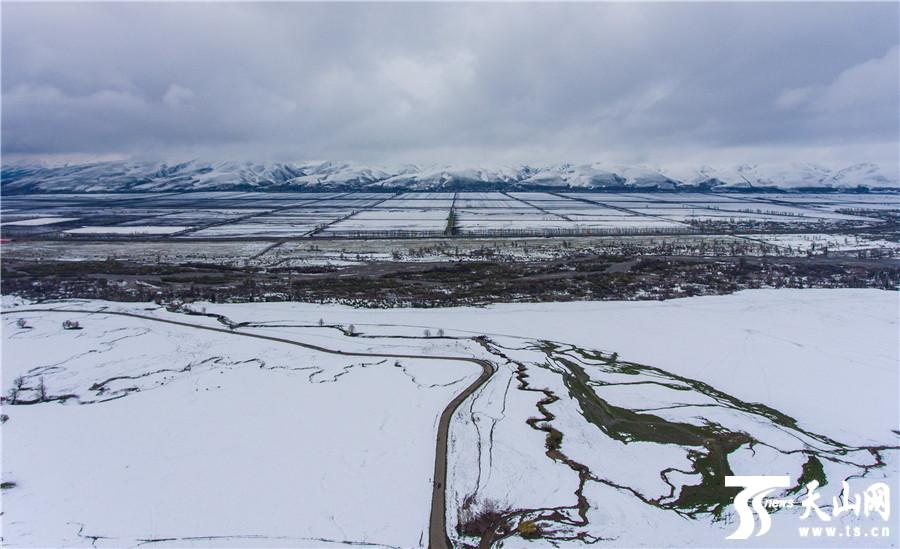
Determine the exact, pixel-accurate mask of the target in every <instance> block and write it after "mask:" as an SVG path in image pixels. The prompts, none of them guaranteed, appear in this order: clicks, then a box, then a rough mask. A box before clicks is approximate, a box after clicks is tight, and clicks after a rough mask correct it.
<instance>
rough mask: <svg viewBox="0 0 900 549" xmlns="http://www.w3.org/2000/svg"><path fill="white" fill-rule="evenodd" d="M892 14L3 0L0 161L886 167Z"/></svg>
mask: <svg viewBox="0 0 900 549" xmlns="http://www.w3.org/2000/svg"><path fill="white" fill-rule="evenodd" d="M898 6H900V5H898V3H896V2H890V3H880V4H862V3H856V4H835V3H807V4H771V3H766V4H762V3H759V4H747V3H742V4H725V3H719V4H699V3H691V4H492V5H485V4H405V3H401V4H374V3H368V4H285V3H281V4H261V3H243V4H219V3H208V4H207V3H199V4H198V3H194V4H172V3H142V4H99V3H97V4H77V3H74V4H72V3H70V4H47V3H40V4H34V3H30V4H25V3H8V2H4V3H3V6H2V18H3V22H2V42H3V44H2V46H3V53H2V73H3V74H2V77H3V80H2V93H3V99H2V108H3V112H2V130H3V134H2V146H3V153H4V155H5V156H6V158H7V159H9V158H13V157H21V156H32V157H38V158H41V157H46V158H54V157H61V156H62V157H68V156H71V157H85V158H89V157H115V156H141V157H155V158H160V159H169V160H175V159H188V158H195V157H198V158H205V159H225V158H229V159H239V160H249V159H253V160H261V161H262V160H309V159H334V160H349V161H357V162H371V163H377V164H392V163H399V162H428V163H433V162H437V163H494V164H496V163H501V164H502V163H526V162H527V163H545V162H560V161H574V162H588V161H601V162H611V163H624V164H632V163H651V164H666V163H673V162H700V163H744V162H781V161H812V162H822V163H826V164H835V163H837V164H840V163H853V162H859V161H873V162H877V163H880V164H882V165H884V164H894V165H896V164H897V162H898V156H897V155H898V152H897V147H898V120H900V112H898V97H900V90H898V81H900V75H898V66H900V61H898V40H900V39H898V35H900V29H898V21H900V13H898Z"/></svg>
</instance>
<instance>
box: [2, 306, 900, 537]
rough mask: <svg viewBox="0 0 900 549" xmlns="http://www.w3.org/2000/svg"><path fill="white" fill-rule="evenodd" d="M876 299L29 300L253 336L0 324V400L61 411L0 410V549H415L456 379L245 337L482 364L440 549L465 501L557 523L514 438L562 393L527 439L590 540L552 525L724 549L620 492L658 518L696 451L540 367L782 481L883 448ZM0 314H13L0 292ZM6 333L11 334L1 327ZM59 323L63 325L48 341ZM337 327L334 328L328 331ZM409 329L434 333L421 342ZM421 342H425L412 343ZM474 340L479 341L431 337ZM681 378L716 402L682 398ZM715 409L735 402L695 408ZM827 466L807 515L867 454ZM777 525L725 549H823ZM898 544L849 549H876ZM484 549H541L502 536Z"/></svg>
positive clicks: (433, 368) (469, 372)
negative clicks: (731, 443)
mask: <svg viewBox="0 0 900 549" xmlns="http://www.w3.org/2000/svg"><path fill="white" fill-rule="evenodd" d="M898 305H900V301H898V294H897V293H896V292H887V291H880V290H752V291H743V292H739V293H737V294H733V295H729V296H716V297H697V298H685V299H678V300H671V301H665V302H571V303H542V304H503V305H494V306H489V307H484V308H449V309H418V310H415V309H388V310H372V309H354V308H350V307H344V306H337V305H314V304H298V303H253V304H211V303H194V304H191V305H190V306H189V310H190V311H193V313H194V314H185V312H186V310H185V309H183V310H182V311H181V312H170V311H166V310H164V309H161V308H158V307H154V306H153V305H152V304H127V303H111V302H101V301H76V300H71V301H67V302H60V303H50V304H46V305H44V306H45V307H61V308H63V307H64V308H78V309H83V310H97V309H100V308H104V307H105V308H106V310H107V311H124V312H133V313H137V314H141V315H147V316H150V317H152V318H155V319H162V320H175V321H180V322H189V323H191V324H196V325H201V326H208V327H214V328H222V327H223V326H224V324H223V323H222V321H220V320H217V319H216V318H214V317H213V316H200V315H198V314H196V313H205V314H208V315H212V314H220V315H224V316H226V317H227V318H228V319H229V321H230V322H231V323H239V322H249V323H252V325H245V326H240V327H236V328H233V330H232V331H231V332H229V333H223V332H212V331H208V330H202V329H196V328H190V327H184V326H176V325H171V324H165V323H161V322H157V321H154V320H144V319H136V318H130V317H121V316H114V315H110V314H92V315H80V314H74V313H61V312H55V313H42V312H33V313H26V312H23V313H20V314H15V313H13V314H5V315H4V316H3V322H2V327H3V340H2V341H3V349H2V359H3V372H2V380H3V390H4V394H8V390H9V389H10V388H11V387H14V386H15V383H16V381H15V380H16V378H17V377H19V376H24V377H25V378H26V383H25V384H24V387H23V388H22V390H21V395H24V396H21V398H23V399H27V398H34V397H35V396H36V395H37V394H38V391H37V382H38V380H41V379H42V380H43V384H44V386H45V392H46V393H47V394H49V395H66V394H73V395H77V397H78V401H76V400H74V399H70V400H67V401H66V402H65V403H52V402H50V403H39V404H35V405H27V406H10V405H8V404H4V406H3V413H5V414H8V415H9V418H10V419H9V421H7V422H6V423H4V424H3V426H2V434H3V437H2V442H3V458H4V459H3V480H4V481H13V482H16V486H15V487H14V488H12V489H10V490H5V491H4V494H3V511H4V514H3V526H4V533H3V535H4V542H5V543H6V544H8V545H10V546H79V545H80V546H88V545H92V544H95V545H97V546H131V545H136V544H139V543H141V540H148V539H155V540H162V541H158V542H154V543H153V544H154V545H162V546H178V547H183V546H240V547H250V546H281V547H285V546H291V547H325V546H332V545H347V544H350V543H355V544H364V545H377V546H394V547H419V546H426V545H427V544H428V538H429V532H428V509H429V506H430V495H431V483H432V478H431V475H432V468H433V463H434V437H435V433H436V425H437V418H438V416H439V414H440V412H441V410H443V408H444V407H445V406H446V404H447V403H448V402H449V401H450V400H451V399H452V398H453V396H454V395H456V394H458V393H459V392H460V391H461V390H462V388H463V387H465V386H466V385H468V384H469V383H471V381H472V380H474V379H475V377H476V376H477V375H478V368H477V367H476V366H475V365H474V364H471V363H464V362H460V361H451V360H436V359H430V360H429V359H406V358H403V359H383V358H375V357H371V358H363V357H351V356H340V355H334V354H326V353H321V352H318V351H315V350H312V349H308V348H302V347H297V346H293V345H288V344H284V343H278V342H275V341H271V340H263V339H258V338H251V337H242V336H241V335H239V334H240V333H243V334H255V335H267V336H272V337H276V338H283V339H288V340H293V341H301V342H305V343H311V344H314V345H320V346H323V347H328V348H332V349H340V350H342V351H344V352H357V353H359V352H369V353H385V354H390V353H396V354H416V355H422V356H431V357H434V356H436V355H440V356H459V357H479V358H488V359H490V360H492V361H493V362H494V363H495V364H496V368H497V369H496V373H495V374H494V375H493V376H492V378H491V379H490V381H489V382H488V383H487V384H486V385H485V386H484V387H482V388H481V389H480V390H479V391H478V392H476V393H475V395H473V396H472V397H470V398H469V399H467V400H466V401H465V402H463V404H462V405H461V406H460V407H459V408H458V409H457V412H456V414H455V415H454V418H453V422H452V424H451V429H450V439H449V448H450V449H449V455H448V478H447V487H448V493H447V518H448V525H449V532H448V533H449V535H450V536H451V539H452V540H453V541H454V543H457V544H458V543H460V542H462V541H463V538H460V537H459V536H458V535H457V534H456V532H455V530H454V527H455V525H456V523H457V521H458V520H459V519H460V516H461V509H463V508H464V507H465V506H466V505H467V503H466V502H467V501H470V500H471V501H473V502H474V506H475V507H478V506H480V505H484V503H485V502H487V501H494V502H497V503H498V504H499V505H500V506H501V507H504V508H508V509H547V508H559V509H563V512H564V513H568V514H569V516H571V517H575V518H577V516H576V514H575V511H574V506H575V505H576V504H577V498H576V493H575V490H576V489H577V488H578V483H579V479H578V475H577V474H576V473H575V471H574V470H573V469H572V468H571V467H570V466H568V465H566V464H565V463H564V462H562V461H560V460H558V459H551V457H550V455H549V454H548V453H547V452H546V450H545V433H544V432H542V431H539V430H537V429H535V428H533V427H532V426H530V425H529V424H528V423H526V420H528V419H529V418H537V417H539V416H540V415H541V413H540V412H539V407H538V406H537V404H538V402H539V401H540V400H541V399H543V398H544V397H545V396H546V395H547V394H549V393H545V392H542V391H550V392H552V394H555V395H557V396H558V397H560V398H558V399H557V400H555V401H552V402H549V403H548V404H546V405H545V406H546V408H547V410H548V411H549V412H551V413H552V414H553V416H554V417H553V419H552V420H549V422H546V424H548V425H552V427H554V428H556V429H559V430H560V431H561V432H563V433H564V435H565V437H564V439H563V442H562V445H561V451H562V452H563V454H564V455H565V456H567V459H571V460H574V461H576V462H578V463H581V464H583V465H584V466H586V467H588V468H589V469H590V471H591V472H592V475H593V477H594V478H595V480H592V481H589V482H587V483H586V484H585V485H584V495H585V497H586V498H587V501H588V504H589V508H588V509H587V516H588V519H589V520H588V524H587V525H585V526H581V527H564V528H563V531H562V533H563V534H565V532H566V531H569V530H566V528H571V533H582V534H586V535H588V536H598V537H601V538H604V541H600V542H599V543H598V545H601V546H627V547H634V546H673V545H695V546H722V545H724V544H725V543H727V542H725V541H724V538H725V536H726V535H728V534H729V533H730V532H731V531H733V530H734V527H735V517H734V516H733V515H732V514H730V513H726V515H725V517H724V518H725V520H724V521H715V520H712V518H711V517H710V516H706V515H701V516H699V517H696V518H694V519H689V518H686V517H684V516H680V515H678V514H677V513H674V512H673V511H671V510H666V509H661V508H658V507H655V506H653V505H649V504H647V503H645V502H643V501H641V499H640V498H639V496H640V497H643V498H661V500H660V501H662V502H667V501H668V502H671V501H674V497H675V496H676V495H677V493H678V491H679V490H680V489H681V488H682V487H684V486H690V485H695V484H697V483H698V482H699V476H700V475H699V474H689V470H690V456H689V452H688V451H689V450H691V448H696V447H689V446H682V445H678V444H660V443H658V442H650V441H643V440H619V439H616V438H615V437H614V436H610V435H608V433H606V432H605V431H603V432H601V430H600V429H598V427H597V425H595V424H594V423H592V422H590V421H588V419H587V415H586V413H585V410H584V409H583V408H582V407H581V405H580V404H579V402H578V401H577V400H576V398H574V396H572V395H570V394H569V390H568V387H567V385H566V383H564V379H565V377H564V376H561V375H560V373H563V372H565V371H566V367H565V366H564V364H563V362H562V360H563V359H565V360H569V361H572V363H574V364H578V365H580V367H581V368H583V370H584V372H585V374H586V375H587V376H588V377H589V381H588V386H589V387H590V390H592V391H594V393H596V394H597V395H598V396H599V397H600V398H602V399H604V401H605V402H607V403H609V405H610V406H617V407H622V408H626V409H629V410H635V411H638V412H639V413H642V411H645V410H652V412H649V413H652V414H655V415H656V416H658V417H660V418H663V419H664V420H666V421H670V422H679V423H683V424H690V425H696V426H699V427H703V426H706V425H708V423H709V422H714V423H715V424H716V425H719V426H721V427H722V428H724V429H727V430H729V431H730V432H739V433H747V434H748V436H751V437H753V439H754V440H757V441H760V442H761V443H762V444H757V445H754V446H752V447H751V446H748V445H746V444H744V445H742V446H740V448H738V449H737V450H736V451H734V452H733V453H732V454H731V455H730V456H729V458H728V460H729V464H730V466H731V468H732V469H733V470H734V472H735V474H751V475H756V474H789V475H790V476H791V478H792V480H793V481H794V482H796V481H797V479H798V477H799V475H800V472H801V469H802V466H803V464H804V461H805V459H806V455H805V454H804V453H801V452H804V451H809V450H810V449H816V451H825V452H826V455H832V454H828V452H829V451H831V450H833V449H834V448H836V446H835V444H844V445H849V446H863V445H872V446H879V445H888V446H890V445H894V446H896V445H897V435H896V434H895V433H894V432H892V430H897V429H898V425H897V423H898V414H897V403H898V401H900V379H898V347H900V345H898V343H900V332H898V326H897V324H898ZM2 306H3V310H4V311H15V310H16V309H25V308H28V307H29V306H32V307H33V306H36V305H30V304H28V303H27V302H24V301H23V300H21V299H18V298H13V297H10V296H4V297H3V301H2ZM19 318H23V319H25V321H26V323H27V327H25V328H21V327H19V326H17V325H16V320H17V319H19ZM65 319H72V320H78V321H80V322H81V323H82V329H81V330H64V329H62V327H61V326H60V322H62V320H65ZM319 319H322V323H323V324H324V326H322V327H319ZM350 324H353V325H354V333H356V334H358V335H357V336H355V337H348V336H347V335H346V331H347V330H348V329H349V326H350ZM232 326H234V324H232ZM426 329H427V330H429V333H430V334H432V337H426V338H423V337H422V336H423V334H424V331H425V330H426ZM439 329H442V330H444V332H445V334H446V336H447V337H446V338H438V337H433V336H434V335H435V334H437V331H438V330H439ZM474 335H487V336H488V337H489V338H490V343H487V344H482V343H479V342H477V341H475V340H472V339H453V338H470V337H472V336H474ZM372 336H376V337H372ZM541 341H549V342H556V343H554V344H553V345H551V346H549V347H547V346H542V344H541V343H540V342H541ZM548 348H552V349H555V350H554V351H552V353H550V352H549V351H547V349H548ZM580 349H581V350H587V352H589V353H592V352H593V351H590V350H600V351H602V352H603V353H602V355H600V354H587V355H581V354H579V353H581V352H582V351H580ZM612 352H616V353H618V356H619V360H621V361H632V362H636V363H640V364H645V365H648V366H651V367H654V368H659V369H661V371H662V372H664V373H662V374H660V373H656V372H657V371H656V370H643V371H641V372H638V373H634V372H629V371H621V372H620V371H618V370H616V368H615V367H614V366H613V367H610V366H609V365H608V364H606V365H604V364H605V363H604V362H602V360H601V358H602V356H607V357H608V356H609V353H612ZM598 357H600V358H598ZM523 372H524V373H526V374H527V376H526V377H521V374H522V373H523ZM666 376H668V378H667V377H666ZM659 381H664V382H665V383H662V384H661V383H657V382H659ZM523 382H524V383H527V384H528V387H529V388H530V390H526V389H524V388H523V387H524V386H523ZM698 382H703V383H706V384H708V386H709V387H712V388H713V389H714V390H717V391H720V392H721V393H704V392H703V391H700V390H694V388H696V387H698V385H697V383H698ZM722 393H724V394H727V395H728V398H731V397H734V398H735V399H737V401H739V402H740V404H737V405H733V404H729V402H731V401H726V400H722V397H721V396H719V397H716V396H715V395H721V394H722ZM79 401H80V402H81V405H79V403H78V402H79ZM754 403H761V404H763V405H765V406H768V407H770V408H772V409H775V410H777V411H779V412H781V413H784V414H786V415H787V416H790V418H793V419H795V420H796V421H797V426H798V427H797V429H794V428H789V427H785V426H784V425H781V424H776V423H775V422H773V421H770V420H768V419H766V418H765V417H764V416H762V415H760V414H759V413H758V412H756V411H754V410H755V408H754V406H755V404H754ZM673 404H676V405H674V406H673ZM643 413H647V412H643ZM541 424H543V422H542V423H541ZM823 437H828V438H823ZM830 439H834V440H835V441H838V442H837V443H835V444H832V443H831V442H829V440H830ZM833 455H840V456H841V459H840V460H830V459H823V466H824V471H825V474H826V476H827V478H828V479H830V482H829V484H828V485H827V486H826V487H824V488H822V489H820V492H821V493H822V494H823V497H824V498H825V499H824V501H829V502H830V501H831V497H832V496H833V495H837V493H838V491H839V490H840V483H839V482H838V480H839V479H843V478H846V477H853V476H857V475H859V474H860V473H861V472H862V471H863V470H864V468H865V467H871V466H873V465H875V458H874V457H873V455H872V454H870V453H869V452H868V451H867V450H853V449H852V448H850V449H849V450H847V451H846V452H844V453H839V454H833ZM883 457H884V459H885V463H886V465H885V466H884V467H876V468H874V469H872V470H871V471H870V472H869V473H868V474H867V475H866V477H865V478H862V479H860V478H855V479H854V480H852V482H851V484H852V485H853V486H854V487H855V488H856V489H862V488H863V487H864V486H866V485H867V484H868V483H871V482H874V481H877V480H884V481H886V482H888V483H889V484H890V485H891V486H892V488H894V487H896V486H897V481H898V478H900V477H898V467H897V465H898V463H897V456H896V451H890V450H889V451H885V452H884V453H883ZM675 469H677V471H676V470H675ZM664 471H668V472H667V473H664ZM685 471H687V472H685ZM663 477H665V480H663ZM616 486H618V487H621V488H616ZM670 491H671V492H672V493H671V494H669V492H670ZM896 496H897V494H896V493H894V505H895V508H896V505H897V503H896V502H897V498H896ZM198 510H202V511H198ZM799 512H800V510H799V509H795V510H785V511H783V512H779V513H778V514H777V516H776V518H775V521H774V522H775V526H774V527H773V531H772V532H771V533H770V534H768V535H767V536H766V537H762V538H755V539H754V540H751V541H748V542H747V543H746V544H748V545H750V546H754V547H766V546H784V545H789V546H821V545H826V546H842V544H841V543H840V541H844V543H843V545H844V546H846V544H847V540H837V539H834V540H821V539H817V540H805V539H800V538H798V537H797V533H796V529H795V528H794V526H796V525H797V524H798V522H797V520H798V517H797V515H798V514H799ZM531 513H532V514H531V515H526V516H536V515H534V512H531ZM844 523H847V521H846V520H844V521H839V522H838V523H837V524H838V525H839V527H841V526H840V525H841V524H844ZM799 524H800V525H803V523H799ZM849 524H851V525H856V524H857V523H855V522H850V523H849ZM863 524H865V525H866V526H868V525H879V526H880V525H881V524H880V523H877V524H876V523H873V522H866V523H863ZM896 535H897V534H896V533H894V537H893V538H889V539H879V540H873V539H868V540H866V541H867V542H868V543H867V544H864V545H866V546H874V545H879V546H881V545H896V543H897V542H896V540H897V538H896ZM96 536H103V537H96ZM465 541H466V543H473V538H467V539H465ZM474 541H475V542H477V540H474ZM858 541H862V540H858ZM557 543H560V544H561V545H563V546H579V545H580V542H577V541H569V542H564V541H563V542H559V541H558V542H557ZM504 546H507V547H510V546H511V547H520V546H527V547H543V546H546V543H545V542H542V541H541V540H538V541H532V542H528V541H526V540H523V539H521V538H518V537H512V538H508V539H506V540H505V541H504Z"/></svg>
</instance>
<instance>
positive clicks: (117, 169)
mask: <svg viewBox="0 0 900 549" xmlns="http://www.w3.org/2000/svg"><path fill="white" fill-rule="evenodd" d="M0 189H2V191H3V192H4V193H7V194H24V193H62V192H79V193H91V192H95V193H96V192H162V191H231V190H234V191H241V190H259V191H349V190H359V191H388V190H390V191H465V190H471V191H518V190H551V191H552V190H564V191H572V190H587V191H595V190H624V191H629V190H640V191H679V190H680V191H692V190H705V191H726V192H728V191H730V192H741V191H744V192H752V191H761V190H776V191H795V192H803V191H870V190H873V191H900V183H898V181H897V178H896V177H892V176H890V175H888V174H887V173H886V172H885V171H884V170H882V169H881V168H880V167H879V166H877V165H875V164H871V163H858V164H853V165H850V166H846V167H843V168H839V169H834V168H828V167H824V166H821V165H817V164H791V165H787V166H784V165H758V164H743V165H738V166H734V167H729V168H720V167H713V166H700V167H697V168H688V169H684V168H682V169H661V168H653V167H647V166H620V165H605V164H600V163H593V164H573V163H563V164H550V165H545V166H530V165H520V166H505V167H479V166H419V165H412V164H410V165H405V166H402V167H399V168H394V169H390V168H383V167H374V166H365V165H356V164H352V163H346V162H335V161H324V162H297V163H291V162H273V163H254V162H235V161H225V162H203V161H200V160H189V161H186V162H180V163H176V164H168V163H165V162H154V161H103V162H91V163H80V164H66V165H59V166H47V165H40V164H18V165H17V164H7V165H3V166H2V168H0Z"/></svg>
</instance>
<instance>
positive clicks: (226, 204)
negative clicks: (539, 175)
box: [0, 191, 900, 240]
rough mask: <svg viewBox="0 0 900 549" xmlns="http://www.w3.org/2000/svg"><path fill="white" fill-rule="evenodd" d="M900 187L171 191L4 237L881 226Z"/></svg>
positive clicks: (42, 207)
mask: <svg viewBox="0 0 900 549" xmlns="http://www.w3.org/2000/svg"><path fill="white" fill-rule="evenodd" d="M898 212H900V200H898V195H896V194H858V193H847V194H837V193H830V194H779V193H773V194H765V193H755V194H736V193H732V194H721V193H603V192H568V191H566V192H404V193H389V192H383V193H377V192H347V193H326V192H318V193H316V192H277V193H271V192H169V193H106V194H46V195H13V196H6V197H3V203H2V210H0V231H2V235H3V237H4V238H38V239H57V238H66V239H82V240H84V239H116V238H119V239H121V238H153V239H160V238H162V239H177V240H190V239H195V240H196V239H202V240H236V239H262V240H265V239H314V238H319V239H323V238H417V237H423V238H430V237H453V236H462V237H465V236H470V237H492V236H498V237H516V236H523V237H524V236H604V235H629V234H635V235H640V234H689V233H716V232H725V233H727V232H733V231H736V230H740V231H759V232H772V231H777V232H785V231H790V230H797V231H804V230H809V229H810V228H812V227H818V228H848V227H872V226H876V225H880V224H884V223H886V222H892V221H896V218H897V215H898Z"/></svg>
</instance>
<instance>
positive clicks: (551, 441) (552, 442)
mask: <svg viewBox="0 0 900 549" xmlns="http://www.w3.org/2000/svg"><path fill="white" fill-rule="evenodd" d="M562 441H563V434H562V432H561V431H557V430H556V429H552V428H551V429H550V432H549V433H547V441H546V443H545V444H546V446H547V449H548V450H554V451H556V450H559V449H560V448H561V447H562Z"/></svg>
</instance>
